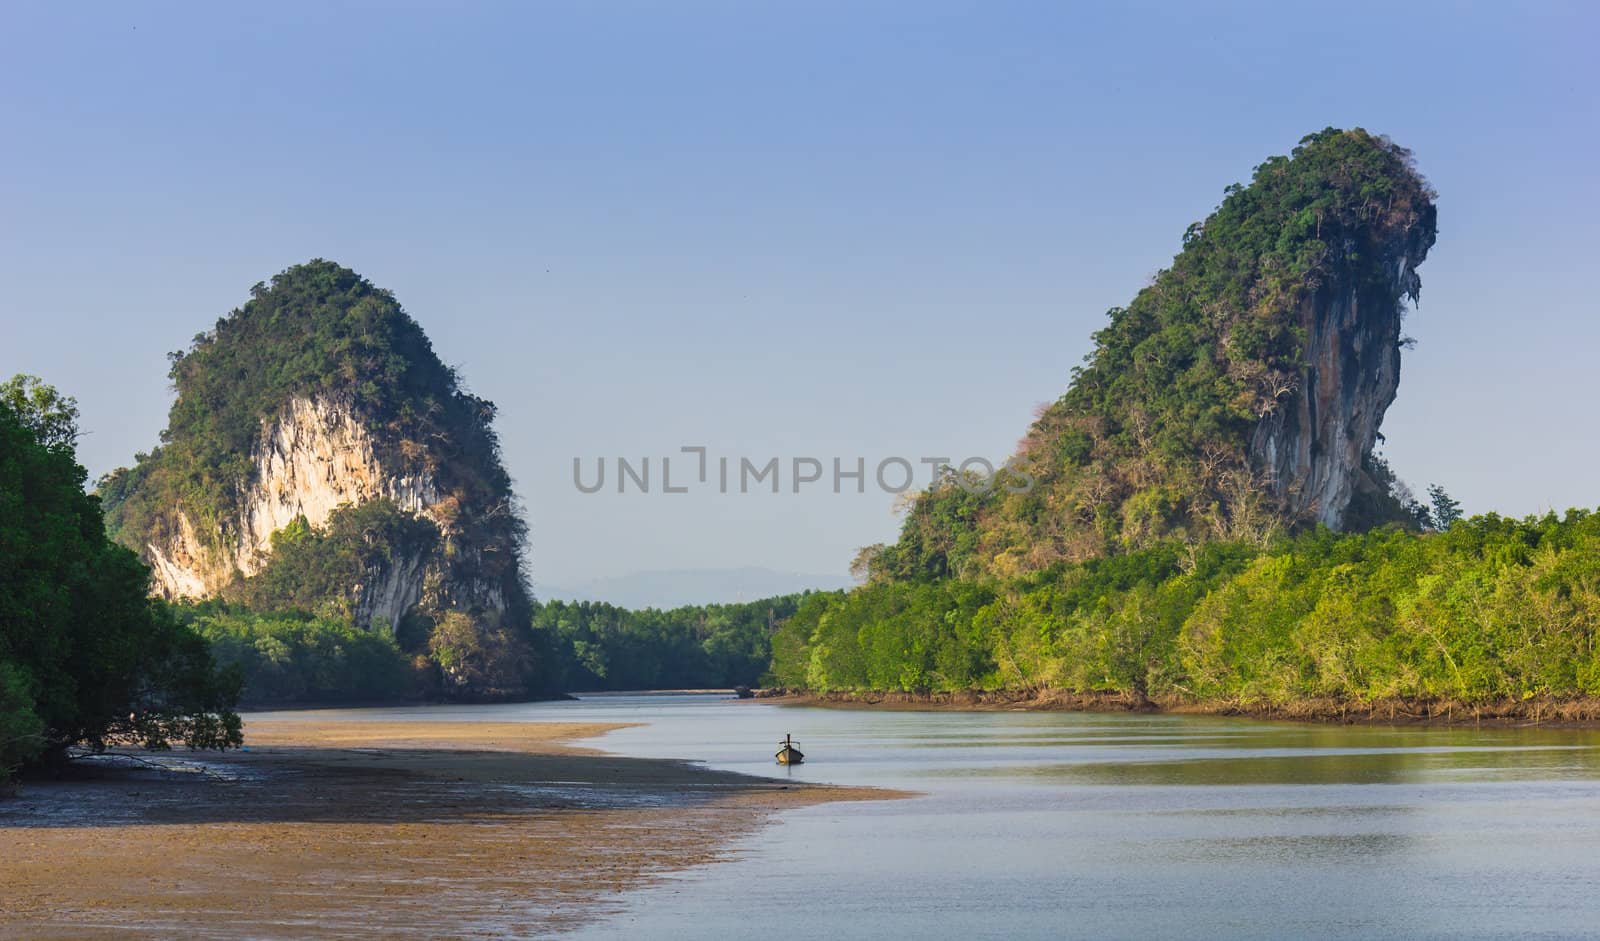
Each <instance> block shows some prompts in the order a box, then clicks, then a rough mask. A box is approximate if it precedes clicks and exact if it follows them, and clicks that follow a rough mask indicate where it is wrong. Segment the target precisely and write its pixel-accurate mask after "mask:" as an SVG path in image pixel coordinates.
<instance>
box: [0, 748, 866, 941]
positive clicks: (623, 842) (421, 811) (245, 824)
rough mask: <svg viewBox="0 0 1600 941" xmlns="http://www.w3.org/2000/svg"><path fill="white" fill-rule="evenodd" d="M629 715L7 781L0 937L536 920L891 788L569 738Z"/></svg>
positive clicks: (364, 931)
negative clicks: (17, 786)
mask: <svg viewBox="0 0 1600 941" xmlns="http://www.w3.org/2000/svg"><path fill="white" fill-rule="evenodd" d="M617 727H620V726H615V725H599V724H561V723H476V722H471V723H457V722H394V721H371V722H366V721H362V722H327V721H320V720H317V719H314V718H307V719H296V720H293V721H282V722H272V723H251V724H250V725H249V726H247V729H246V737H247V742H248V743H249V747H250V750H249V751H248V752H233V753H228V754H226V755H222V756H215V755H206V756H195V755H191V754H189V753H183V752H178V753H173V754H171V755H167V756H141V757H154V758H155V759H156V760H158V761H163V762H170V763H173V764H174V765H175V766H177V767H180V768H182V769H183V770H159V769H152V768H148V767H143V766H138V765H134V764H132V763H131V762H125V761H123V762H118V761H111V762H100V761H96V762H92V763H90V764H89V765H88V766H87V767H83V768H79V769H75V771H74V773H73V774H72V775H71V776H70V777H68V778H67V779H65V780H62V781H51V782H41V781H35V782H29V783H28V784H26V786H24V788H23V789H22V792H21V795H20V796H19V797H17V798H14V799H9V800H0V938H30V939H32V938H62V939H65V938H84V937H108V938H109V937H130V936H133V937H174V936H180V937H185V938H230V939H232V938H280V937H283V938H287V937H293V938H392V937H415V938H423V937H427V938H438V937H468V938H471V937H484V938H491V937H492V938H506V937H510V938H520V937H540V936H546V935H548V934H550V933H552V932H555V931H559V930H561V929H562V928H564V927H571V926H573V925H576V924H579V923H581V922H583V921H586V920H589V919H593V918H596V917H600V916H603V915H604V914H606V913H607V912H608V911H611V910H612V909H613V907H614V902H608V900H609V899H615V897H616V896H617V895H618V893H621V892H623V891H625V890H628V889H632V888H636V887H640V886H643V885H645V884H648V883H649V882H651V881H652V880H653V879H655V878H657V877H659V876H660V875H662V874H665V873H667V872H670V871H674V870H679V869H683V868H686V867H689V866H694V865H698V864H702V863H706V862H711V861H715V860H719V859H724V858H727V853H728V850H727V849H726V847H727V846H728V845H729V844H730V843H731V841H732V840H733V839H734V838H736V837H738V836H740V835H742V834H745V833H748V832H750V831H751V830H752V829H754V828H756V827H759V826H760V825H761V824H762V823H763V822H764V821H766V820H767V818H768V817H769V815H770V814H771V813H773V812H775V811H777V810H780V809H783V808H786V807H795V806H802V805H806V804H812V803H818V802H822V801H829V800H861V799H872V798H879V797H892V796H897V795H895V794H893V793H892V792H884V791H874V790H868V789H850V788H829V787H815V786H798V785H793V784H785V783H782V782H776V781H767V780H764V779H760V778H752V777H747V776H743V775H737V774H729V773H723V772H715V771H709V770H706V769H703V768H699V767H696V766H694V765H691V764H688V763H685V762H676V761H656V760H644V759H632V758H619V757H612V756H607V755H602V754H598V753H595V752H592V751H588V750H585V749H580V748H575V747H573V746H571V745H569V744H567V743H568V742H570V741H571V740H573V739H576V738H582V737H588V736H593V735H596V734H599V733H601V732H604V731H606V730H608V729H610V728H617Z"/></svg>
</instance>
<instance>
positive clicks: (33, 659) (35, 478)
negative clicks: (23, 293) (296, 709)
mask: <svg viewBox="0 0 1600 941" xmlns="http://www.w3.org/2000/svg"><path fill="white" fill-rule="evenodd" d="M24 390H26V392H27V394H26V395H23V394H19V393H20V392H21V391H24ZM75 414H76V412H75V409H74V408H73V402H72V400H71V399H67V398H63V397H60V396H58V395H57V394H56V393H55V392H54V390H52V389H49V388H48V387H44V386H41V385H40V384H39V383H38V382H37V380H31V379H23V378H22V377H19V379H18V380H13V381H11V382H9V383H7V384H6V385H5V387H4V388H3V389H0V776H3V775H5V774H8V773H9V772H11V771H12V770H14V769H15V768H17V767H18V766H20V765H23V764H26V763H29V762H31V761H34V760H37V759H39V758H40V757H43V756H46V755H49V754H60V753H61V752H63V751H64V750H65V749H67V748H68V747H71V746H83V747H87V748H90V749H101V748H104V747H106V746H108V745H113V744H139V745H144V746H147V747H157V748H161V747H167V746H168V744H169V743H170V742H172V741H181V742H184V743H185V744H187V745H189V746H191V747H207V748H225V747H228V746H230V745H237V744H239V741H240V731H239V717H238V716H237V715H236V714H234V712H233V711H232V709H233V704H234V701H235V700H236V699H237V695H238V680H237V677H234V676H231V675H230V674H228V673H226V672H220V671H218V670H217V669H216V667H215V665H214V663H213V661H212V659H211V656H210V654H209V652H208V651H207V648H206V643H205V641H204V640H202V639H201V638H200V637H199V636H197V635H196V634H195V633H194V632H193V631H190V630H188V629H187V628H185V627H184V626H183V625H181V624H179V623H178V622H177V621H176V620H175V619H174V618H173V617H172V616H171V613H170V612H169V611H168V610H167V609H166V607H165V606H164V605H162V604H160V603H159V602H155V601H152V600H151V599H150V598H149V597H148V595H147V592H148V589H149V578H150V573H149V570H148V569H147V568H146V567H145V566H144V565H143V563H141V562H140V561H139V559H138V557H137V556H135V555H134V554H133V553H132V552H130V551H129V550H127V549H125V548H123V547H121V546H118V545H116V544H115V543H113V542H111V541H110V540H109V539H108V538H107V537H106V533H105V524H104V522H103V520H102V518H101V514H100V502H99V501H98V500H97V499H95V498H94V497H92V496H89V495H88V494H86V493H84V489H83V485H84V479H85V476H86V475H85V471H84V469H83V468H82V467H81V466H79V465H78V463H77V460H76V457H75V455H74V453H73V440H74V439H75V437H76V431H75V430H74V428H73V421H72V420H73V417H74V416H75Z"/></svg>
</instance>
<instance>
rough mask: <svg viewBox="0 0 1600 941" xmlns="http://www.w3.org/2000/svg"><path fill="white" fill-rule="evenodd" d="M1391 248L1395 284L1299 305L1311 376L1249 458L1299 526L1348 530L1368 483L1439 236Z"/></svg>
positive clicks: (1255, 440)
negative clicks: (1407, 315) (1409, 307)
mask: <svg viewBox="0 0 1600 941" xmlns="http://www.w3.org/2000/svg"><path fill="white" fill-rule="evenodd" d="M1407 235H1408V237H1407V238H1405V239H1404V240H1403V241H1399V242H1397V243H1395V244H1394V245H1392V246H1390V247H1389V248H1390V252H1391V257H1388V258H1386V259H1385V260H1384V266H1385V267H1386V268H1387V269H1388V270H1389V271H1392V272H1394V278H1393V280H1392V281H1390V282H1389V283H1388V284H1376V285H1368V286H1366V288H1365V289H1361V288H1358V287H1356V286H1353V285H1346V284H1329V285H1326V286H1324V288H1323V289H1322V290H1321V291H1318V292H1317V293H1316V294H1314V295H1312V296H1311V297H1310V298H1309V299H1308V300H1307V301H1305V302H1304V303H1302V304H1301V305H1300V310H1299V320H1300V326H1301V329H1302V330H1303V331H1304V332H1305V336H1306V349H1305V363H1306V365H1305V367H1304V369H1302V370H1301V373H1300V377H1299V383H1298V385H1297V391H1296V392H1295V394H1294V395H1292V396H1290V397H1289V398H1288V400H1287V401H1286V402H1285V403H1284V406H1283V407H1280V408H1279V409H1277V410H1276V411H1274V412H1273V413H1272V414H1270V415H1267V416H1266V417H1264V418H1263V419H1262V421H1261V423H1260V425H1258V426H1257V427H1256V430H1255V434H1254V435H1253V436H1252V438H1251V442H1250V455H1251V458H1252V460H1253V462H1254V463H1255V465H1256V467H1258V468H1260V469H1261V470H1263V471H1264V472H1265V476H1266V478H1267V480H1268V481H1269V483H1270V485H1271V487H1272V489H1273V492H1274V494H1275V495H1276V496H1278V497H1279V498H1281V499H1282V500H1284V502H1285V505H1286V506H1287V508H1288V509H1289V511H1290V513H1291V514H1292V516H1294V517H1295V518H1304V519H1315V520H1316V521H1318V522H1320V523H1322V524H1323V525H1326V526H1327V527H1329V528H1330V529H1343V528H1344V522H1345V514H1346V511H1347V510H1348V509H1349V507H1350V501H1351V498H1352V497H1353V496H1354V495H1355V493H1356V491H1357V490H1358V489H1359V488H1361V487H1362V486H1363V485H1368V486H1372V484H1371V482H1370V481H1367V480H1366V470H1365V468H1364V466H1363V462H1364V461H1365V459H1366V456H1367V455H1368V454H1370V453H1371V452H1372V449H1373V446H1374V445H1375V444H1376V443H1377V439H1378V427H1379V425H1380V424H1381V423H1382V422H1383V416H1384V413H1385V412H1386V411H1388V409H1389V406H1390V405H1391V404H1392V403H1393V402H1394V398H1395V392H1396V390H1397V389H1398V388H1399V385H1400V342H1401V341H1400V321H1401V316H1402V313H1403V311H1404V305H1405V302H1406V301H1407V300H1408V299H1409V300H1411V301H1415V300H1416V299H1417V295H1418V292H1419V290H1420V286H1421V282H1420V280H1419V279H1418V277H1417V273H1416V270H1415V265H1417V264H1419V263H1420V262H1421V261H1422V259H1424V258H1425V257H1426V256H1427V253H1428V243H1429V242H1431V236H1432V232H1431V230H1429V229H1426V228H1424V227H1421V226H1418V227H1417V228H1415V229H1413V230H1412V231H1411V232H1410V233H1407Z"/></svg>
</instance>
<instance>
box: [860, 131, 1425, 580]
mask: <svg viewBox="0 0 1600 941" xmlns="http://www.w3.org/2000/svg"><path fill="white" fill-rule="evenodd" d="M1434 195H1435V194H1434V193H1433V191H1432V190H1431V189H1430V188H1429V186H1428V184H1427V183H1426V182H1425V181H1424V180H1423V179H1422V177H1421V176H1419V175H1418V174H1417V172H1416V170H1415V168H1414V167H1413V165H1412V161H1411V155H1410V153H1409V152H1408V151H1406V150H1405V149H1403V148H1401V147H1398V146H1396V145H1395V144H1393V143H1392V142H1390V141H1389V140H1388V139H1386V138H1383V137H1378V136H1374V135H1372V134H1369V133H1367V132H1366V131H1364V130H1361V129H1355V130H1349V131H1344V130H1337V129H1334V128H1329V129H1327V130H1324V131H1321V132H1319V133H1316V134H1312V135H1310V136H1308V137H1306V138H1305V139H1304V140H1302V141H1301V142H1300V146H1298V147H1296V148H1295V149H1294V151H1293V153H1292V155H1291V156H1289V157H1273V158H1271V159H1269V160H1267V161H1266V162H1265V163H1263V164H1261V166H1259V167H1257V168H1256V171H1255V176H1254V178H1253V179H1252V181H1251V182H1250V185H1248V186H1238V185H1234V186H1231V187H1229V188H1228V189H1227V191H1226V197H1225V198H1224V200H1223V202H1222V204H1221V206H1219V207H1218V208H1217V210H1216V211H1215V212H1214V213H1212V215H1211V216H1210V217H1209V218H1208V219H1206V220H1205V221H1204V222H1203V223H1196V224H1195V225H1192V226H1190V228H1189V230H1188V232H1187V233H1186V234H1185V235H1184V239H1183V250H1182V251H1181V252H1180V253H1179V254H1178V256H1177V257H1176V258H1175V259H1174V260H1173V263H1172V266H1171V267H1170V268H1167V269H1166V270H1164V271H1161V272H1160V273H1159V274H1158V275H1157V276H1156V277H1155V279H1154V280H1153V281H1152V283H1151V284H1150V285H1149V286H1148V287H1146V288H1144V289H1143V290H1142V291H1140V292H1139V293H1138V295H1137V296H1136V297H1135V298H1134V299H1133V301H1132V303H1130V304H1129V305H1128V306H1127V307H1125V308H1118V309H1114V310H1112V311H1111V312H1110V321H1111V322H1110V323H1109V324H1108V325H1107V326H1106V327H1105V328H1104V329H1102V330H1101V331H1100V332H1099V333H1097V334H1095V337H1094V340H1095V348H1094V350H1093V352H1092V353H1091V354H1090V355H1089V356H1088V357H1087V360H1086V362H1085V364H1084V365H1083V366H1081V367H1079V368H1078V369H1076V370H1075V371H1074V374H1073V378H1072V383H1071V385H1070V387H1069V388H1068V389H1067V392H1066V394H1065V395H1063V396H1062V397H1061V398H1060V399H1059V400H1058V401H1056V402H1055V403H1054V404H1052V405H1049V406H1048V407H1046V408H1044V409H1042V410H1041V412H1040V415H1039V418H1038V420H1037V421H1036V422H1035V423H1034V425H1033V427H1032V428H1030V429H1029V431H1028V433H1027V435H1026V437H1024V438H1023V439H1022V441H1021V443H1020V445H1019V447H1018V453H1017V455H1016V457H1015V458H1014V460H1013V462H1012V464H1011V465H1010V466H1011V468H1012V470H1011V471H1010V472H1002V473H1000V474H999V475H998V476H997V477H996V478H995V479H993V480H991V481H987V482H986V483H989V484H992V485H993V486H992V488H991V489H990V490H989V491H988V492H970V491H976V490H981V489H982V487H981V486H969V487H966V488H963V487H961V486H958V485H957V483H958V481H955V480H954V479H952V480H949V481H946V483H945V484H944V485H942V486H939V487H936V488H934V489H933V490H932V491H930V492H929V493H927V494H924V495H923V496H922V497H921V498H919V499H918V501H917V502H916V503H915V505H914V506H913V507H912V509H911V511H910V513H909V515H908V517H907V519H906V522H905V525H904V528H903V530H902V534H901V538H900V540H899V542H898V543H896V544H895V545H892V546H889V547H888V548H886V549H883V550H881V551H879V552H877V553H876V555H875V556H873V555H871V554H870V553H869V554H868V555H867V556H866V558H864V560H863V561H865V562H866V563H867V564H868V565H869V568H870V570H871V572H872V573H873V575H874V577H879V578H891V579H899V578H930V577H941V576H944V575H974V576H975V575H984V574H992V575H1010V574H1017V573H1021V572H1028V571H1037V570H1040V569H1043V568H1046V567H1048V566H1050V565H1051V564H1053V563H1055V562H1058V561H1079V560H1083V559H1088V558H1094V557H1097V556H1102V555H1106V554H1108V553H1114V552H1118V551H1122V550H1126V549H1130V548H1138V547H1141V546H1145V545H1149V544H1152V543H1154V542H1157V541H1161V540H1166V539H1182V540H1188V541H1200V540H1204V539H1210V538H1224V539H1239V538H1242V539H1257V540H1259V539H1264V538H1267V537H1268V536H1269V535H1270V534H1271V533H1273V532H1276V531H1279V530H1283V529H1292V528H1297V527H1302V526H1308V525H1315V524H1317V523H1321V524H1324V525H1327V526H1328V527H1330V528H1333V529H1336V530H1337V529H1343V530H1355V529H1365V528H1370V527H1372V526H1375V525H1379V524H1382V523H1384V522H1389V521H1400V522H1404V521H1406V520H1407V519H1408V514H1407V511H1406V507H1405V506H1403V505H1402V501H1401V500H1399V499H1397V498H1396V495H1395V494H1394V493H1393V492H1392V491H1393V490H1394V489H1395V488H1394V486H1393V484H1394V481H1393V479H1392V477H1391V476H1390V474H1389V472H1388V468H1387V467H1386V466H1385V465H1384V464H1383V462H1382V461H1381V459H1377V458H1375V457H1374V456H1373V453H1372V451H1373V446H1374V444H1375V443H1376V442H1377V440H1378V438H1379V435H1378V427H1379V424H1380V423H1381V422H1382V420H1383V415H1384V412H1385V410H1387V409H1388V407H1389V405H1390V403H1392V402H1393V401H1394V396H1395V390H1396V387H1397V385H1398V383H1399V377H1400V350H1401V347H1402V346H1403V345H1404V342H1405V341H1404V340H1403V338H1402V335H1401V317H1402V314H1403V312H1404V309H1405V305H1406V302H1407V301H1408V300H1409V301H1412V302H1415V301H1416V299H1417V297H1418V294H1419V291H1420V288H1421V283H1420V280H1419V279H1418V277H1417V273H1416V267H1417V266H1418V265H1419V264H1421V263H1422V261H1423V259H1424V258H1426V257H1427V254H1428V250H1429V249H1430V248H1431V247H1432V246H1433V243H1434V237H1435V219H1436V215H1435V209H1434V205H1433V199H1434ZM969 483H984V482H969Z"/></svg>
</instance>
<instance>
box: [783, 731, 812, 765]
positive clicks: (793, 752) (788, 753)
mask: <svg viewBox="0 0 1600 941" xmlns="http://www.w3.org/2000/svg"><path fill="white" fill-rule="evenodd" d="M805 760H806V756H805V755H804V754H802V753H801V751H800V745H799V743H797V742H796V741H795V740H794V739H792V738H790V737H789V733H787V732H785V733H784V735H783V741H781V742H779V743H778V764H780V765H797V764H799V763H800V762H802V761H805Z"/></svg>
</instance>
